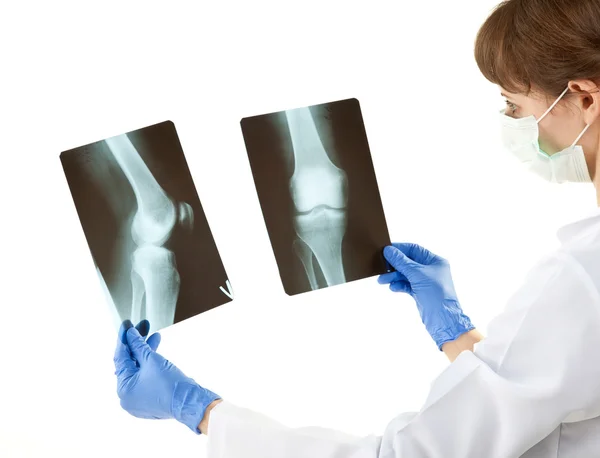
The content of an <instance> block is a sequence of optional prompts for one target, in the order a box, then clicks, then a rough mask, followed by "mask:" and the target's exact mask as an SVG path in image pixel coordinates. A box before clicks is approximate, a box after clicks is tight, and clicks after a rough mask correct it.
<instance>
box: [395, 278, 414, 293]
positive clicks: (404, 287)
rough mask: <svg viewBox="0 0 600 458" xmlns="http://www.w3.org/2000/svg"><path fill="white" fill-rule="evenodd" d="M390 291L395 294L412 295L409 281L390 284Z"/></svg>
mask: <svg viewBox="0 0 600 458" xmlns="http://www.w3.org/2000/svg"><path fill="white" fill-rule="evenodd" d="M390 289H391V290H392V291H393V292H395V293H407V294H411V293H412V288H411V287H410V283H409V282H407V281H402V280H400V281H395V282H392V283H390Z"/></svg>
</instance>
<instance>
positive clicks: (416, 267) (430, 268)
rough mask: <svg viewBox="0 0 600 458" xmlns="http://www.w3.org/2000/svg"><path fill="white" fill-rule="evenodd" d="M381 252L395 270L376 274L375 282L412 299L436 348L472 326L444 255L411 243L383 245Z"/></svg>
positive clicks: (473, 327)
mask: <svg viewBox="0 0 600 458" xmlns="http://www.w3.org/2000/svg"><path fill="white" fill-rule="evenodd" d="M383 256H384V257H385V259H386V260H387V261H388V262H389V263H390V265H392V267H394V269H396V272H390V273H386V274H383V275H381V276H379V278H378V282H379V283H380V284H389V285H390V289H391V290H392V291H394V292H404V293H408V294H410V295H411V296H412V297H413V298H414V299H415V301H416V303H417V308H418V309H419V314H420V315H421V320H422V321H423V324H424V325H425V328H426V329H427V332H429V334H430V335H431V337H432V338H433V340H434V341H435V343H436V345H437V346H438V348H439V349H440V350H441V349H442V345H443V344H444V343H446V342H451V341H453V340H456V339H457V338H458V337H459V336H460V335H461V334H464V333H465V332H468V331H470V330H472V329H475V326H473V324H472V323H471V320H470V319H469V317H468V316H466V315H465V314H464V313H463V311H462V308H461V306H460V303H459V302H458V298H457V297H456V291H455V290H454V282H453V281H452V276H451V274H450V264H449V263H448V261H447V260H446V259H444V258H442V257H440V256H437V255H435V254H433V253H432V252H430V251H428V250H426V249H425V248H423V247H422V246H419V245H416V244H414V243H393V244H392V246H387V247H385V248H384V250H383Z"/></svg>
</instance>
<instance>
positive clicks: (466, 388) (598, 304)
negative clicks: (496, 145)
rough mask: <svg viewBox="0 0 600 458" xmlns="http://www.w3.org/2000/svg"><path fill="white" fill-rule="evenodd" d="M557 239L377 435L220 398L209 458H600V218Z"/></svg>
mask: <svg viewBox="0 0 600 458" xmlns="http://www.w3.org/2000/svg"><path fill="white" fill-rule="evenodd" d="M558 237H559V239H560V241H561V246H560V248H559V249H558V250H557V251H556V252H555V253H553V254H552V255H550V256H548V257H547V258H546V259H544V260H542V261H541V262H540V263H539V264H538V265H537V266H536V267H535V268H534V269H532V270H531V271H530V273H529V274H528V277H527V278H526V281H525V283H524V285H523V286H522V287H521V288H520V289H519V290H518V291H517V292H516V293H515V294H514V295H513V296H512V297H511V299H510V301H509V303H508V304H507V306H506V308H505V311H504V312H503V313H502V314H501V315H499V316H498V317H496V318H495V319H494V320H492V321H491V322H490V325H489V327H488V332H487V337H486V338H485V339H484V340H483V341H481V342H480V343H479V344H477V345H476V347H475V349H474V351H473V352H471V351H464V352H462V353H461V354H460V355H459V356H458V358H457V359H456V360H455V361H454V362H453V363H452V364H449V366H448V367H447V368H446V369H445V370H444V371H443V372H442V373H441V374H440V375H439V376H438V377H437V379H436V380H434V382H433V383H432V385H431V390H430V392H429V395H428V397H427V400H426V401H425V404H424V405H423V407H422V408H421V410H420V411H419V412H417V413H405V414H401V415H399V416H398V417H396V418H395V419H393V420H392V421H391V422H390V423H389V424H388V425H387V427H386V429H385V431H384V433H383V435H382V436H375V435H369V436H365V437H355V436H350V435H347V434H344V433H341V432H338V431H334V430H330V429H324V428H290V427H287V426H285V425H283V424H280V423H279V422H276V421H275V420H272V419H270V418H268V417H266V416H264V415H262V414H259V413H256V412H253V411H251V410H249V409H245V408H242V407H239V406H236V405H234V404H232V403H230V402H227V401H223V402H222V403H220V404H218V405H217V406H216V407H215V408H214V409H213V410H212V412H211V415H210V421H209V427H208V428H209V429H208V442H207V445H208V457H209V458H421V457H427V458H471V457H473V458H484V457H485V458H513V457H514V458H517V457H522V458H525V457H526V458H533V457H535V458H557V457H558V458H575V457H577V458H594V457H600V293H599V291H600V212H595V213H594V214H593V215H592V216H590V217H588V218H586V219H583V220H581V221H578V222H576V223H572V224H570V225H568V226H565V227H563V228H561V229H560V231H559V232H558ZM499 281H502V279H499Z"/></svg>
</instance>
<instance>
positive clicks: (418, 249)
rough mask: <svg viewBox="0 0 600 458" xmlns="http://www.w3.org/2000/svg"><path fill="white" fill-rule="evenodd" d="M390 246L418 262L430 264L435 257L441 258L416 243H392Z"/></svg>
mask: <svg viewBox="0 0 600 458" xmlns="http://www.w3.org/2000/svg"><path fill="white" fill-rule="evenodd" d="M392 246H393V247H395V248H397V249H398V250H400V251H402V253H404V254H405V255H406V256H408V257H409V258H410V259H412V260H413V261H415V262H418V263H419V264H431V263H432V262H433V261H435V260H437V259H442V258H441V257H440V256H438V255H437V254H435V253H432V252H431V251H429V250H428V249H427V248H424V247H422V246H421V245H418V244H416V243H392Z"/></svg>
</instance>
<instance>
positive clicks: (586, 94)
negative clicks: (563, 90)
mask: <svg viewBox="0 0 600 458" xmlns="http://www.w3.org/2000/svg"><path fill="white" fill-rule="evenodd" d="M569 90H570V91H571V93H574V94H577V95H573V99H574V100H573V103H575V104H576V105H577V106H578V107H579V109H580V110H581V111H582V113H583V119H584V122H585V123H586V124H593V123H594V122H595V121H596V120H597V119H598V118H600V84H599V83H598V82H594V81H592V80H573V81H569Z"/></svg>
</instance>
